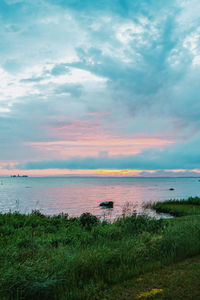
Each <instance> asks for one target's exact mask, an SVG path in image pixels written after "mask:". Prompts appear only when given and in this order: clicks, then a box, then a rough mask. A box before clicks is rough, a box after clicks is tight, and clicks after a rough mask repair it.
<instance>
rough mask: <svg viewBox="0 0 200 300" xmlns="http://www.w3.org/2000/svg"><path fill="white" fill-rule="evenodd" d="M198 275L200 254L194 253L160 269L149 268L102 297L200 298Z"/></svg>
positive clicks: (121, 298) (162, 299)
mask: <svg viewBox="0 0 200 300" xmlns="http://www.w3.org/2000/svg"><path fill="white" fill-rule="evenodd" d="M199 277H200V256H195V257H192V258H188V259H186V260H184V261H182V262H179V263H176V264H171V265H170V266H167V267H164V268H162V269H160V270H156V271H155V270H154V271H151V272H147V273H146V274H143V275H141V276H140V277H137V278H133V279H131V280H128V281H126V282H125V283H122V284H117V285H115V286H113V287H112V288H111V289H110V290H108V291H106V292H104V298H103V299H105V300H116V299H117V300H125V299H127V300H129V299H130V300H133V299H160V300H164V299H165V300H174V299H176V300H183V299H184V300H194V299H200V288H199V283H200V280H199ZM152 291H154V293H152ZM151 294H152V296H151ZM143 295H146V297H144V296H143ZM148 295H149V296H148ZM142 296H143V297H142ZM101 299H102V298H101Z"/></svg>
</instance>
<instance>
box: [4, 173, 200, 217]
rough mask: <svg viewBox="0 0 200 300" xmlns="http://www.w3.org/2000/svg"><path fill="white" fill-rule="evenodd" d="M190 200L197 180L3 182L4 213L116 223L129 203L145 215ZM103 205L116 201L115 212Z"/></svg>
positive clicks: (198, 189)
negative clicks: (153, 205)
mask: <svg viewBox="0 0 200 300" xmlns="http://www.w3.org/2000/svg"><path fill="white" fill-rule="evenodd" d="M169 188H174V189H175V190H174V191H169ZM189 196H200V182H199V181H198V178H94V177H93V178H91V177H90V178H83V177H81V178H79V177H78V178H74V177H73V178H66V177H65V178H56V177H54V178H47V177H46V178H31V177H28V178H5V177H4V178H3V177H1V178H0V211H1V212H8V211H9V210H11V211H16V210H17V211H20V212H22V213H29V212H31V210H32V209H39V210H40V211H41V212H43V213H45V214H50V215H51V214H58V213H61V212H65V213H68V214H69V215H70V216H78V215H80V214H81V213H83V212H90V213H92V214H95V215H98V216H101V217H104V216H106V217H109V218H110V219H113V218H115V217H116V216H119V215H121V214H122V208H123V206H124V205H125V204H126V203H127V202H129V203H130V208H131V210H133V209H135V210H136V211H137V212H142V211H143V209H142V204H143V203H145V202H149V201H163V200H166V199H171V198H187V197H189ZM102 201H114V208H113V209H112V210H110V209H103V208H101V207H99V203H100V202H102Z"/></svg>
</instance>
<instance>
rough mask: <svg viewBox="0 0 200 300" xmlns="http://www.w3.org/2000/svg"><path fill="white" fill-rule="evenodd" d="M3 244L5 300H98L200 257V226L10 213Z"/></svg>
mask: <svg viewBox="0 0 200 300" xmlns="http://www.w3.org/2000/svg"><path fill="white" fill-rule="evenodd" d="M0 244H1V247H0V272H1V276H0V298H1V299H61V300H62V299H69V300H70V299H73V300H75V299H88V298H89V297H90V298H91V299H96V298H98V297H100V298H101V292H102V290H103V289H105V288H108V287H109V286H110V285H112V284H114V283H117V282H121V281H123V280H126V279H128V278H130V277H132V276H136V275H138V274H139V273H142V272H145V271H147V270H150V269H152V268H156V267H159V266H162V265H165V264H167V263H170V262H174V261H177V260H181V259H183V258H185V257H188V256H192V255H195V254H198V253H200V222H198V220H197V219H193V218H191V219H188V220H184V221H183V222H181V223H180V224H179V223H176V224H172V225H170V224H168V221H164V220H155V219H153V218H150V217H147V216H139V215H136V214H135V213H133V215H131V216H129V217H123V218H121V219H118V220H116V221H115V222H114V223H112V224H110V223H108V222H106V221H103V222H100V221H99V220H98V218H97V217H95V216H91V215H90V214H83V215H82V216H81V217H80V218H69V217H68V216H67V215H65V214H62V215H58V216H54V217H46V216H44V215H42V214H41V213H40V212H38V211H34V212H33V213H32V214H30V215H22V214H19V213H13V214H11V213H8V214H1V215H0Z"/></svg>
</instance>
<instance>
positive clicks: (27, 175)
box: [10, 174, 28, 177]
mask: <svg viewBox="0 0 200 300" xmlns="http://www.w3.org/2000/svg"><path fill="white" fill-rule="evenodd" d="M10 177H28V175H22V176H21V175H19V174H18V175H10Z"/></svg>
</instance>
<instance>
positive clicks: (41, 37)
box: [0, 0, 200, 176]
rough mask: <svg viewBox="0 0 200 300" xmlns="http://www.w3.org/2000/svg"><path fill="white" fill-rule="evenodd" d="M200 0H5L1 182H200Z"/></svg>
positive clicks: (0, 16) (0, 46)
mask: <svg viewBox="0 0 200 300" xmlns="http://www.w3.org/2000/svg"><path fill="white" fill-rule="evenodd" d="M199 11H200V1H199V0H190V1H188V0H168V1H163V0H134V1H132V0H109V1H108V0H96V1H92V0H84V1H83V0H34V1H33V0H1V1H0V175H10V174H18V173H19V174H28V175H54V174H55V175H59V174H60V175H62V174H72V175H73V174H81V175H99V176H100V175H112V176H113V175H118V176H119V175H124V176H127V175H128V176H130V175H134V176H170V175H172V176H189V175H196V176H198V175H200V16H199Z"/></svg>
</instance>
